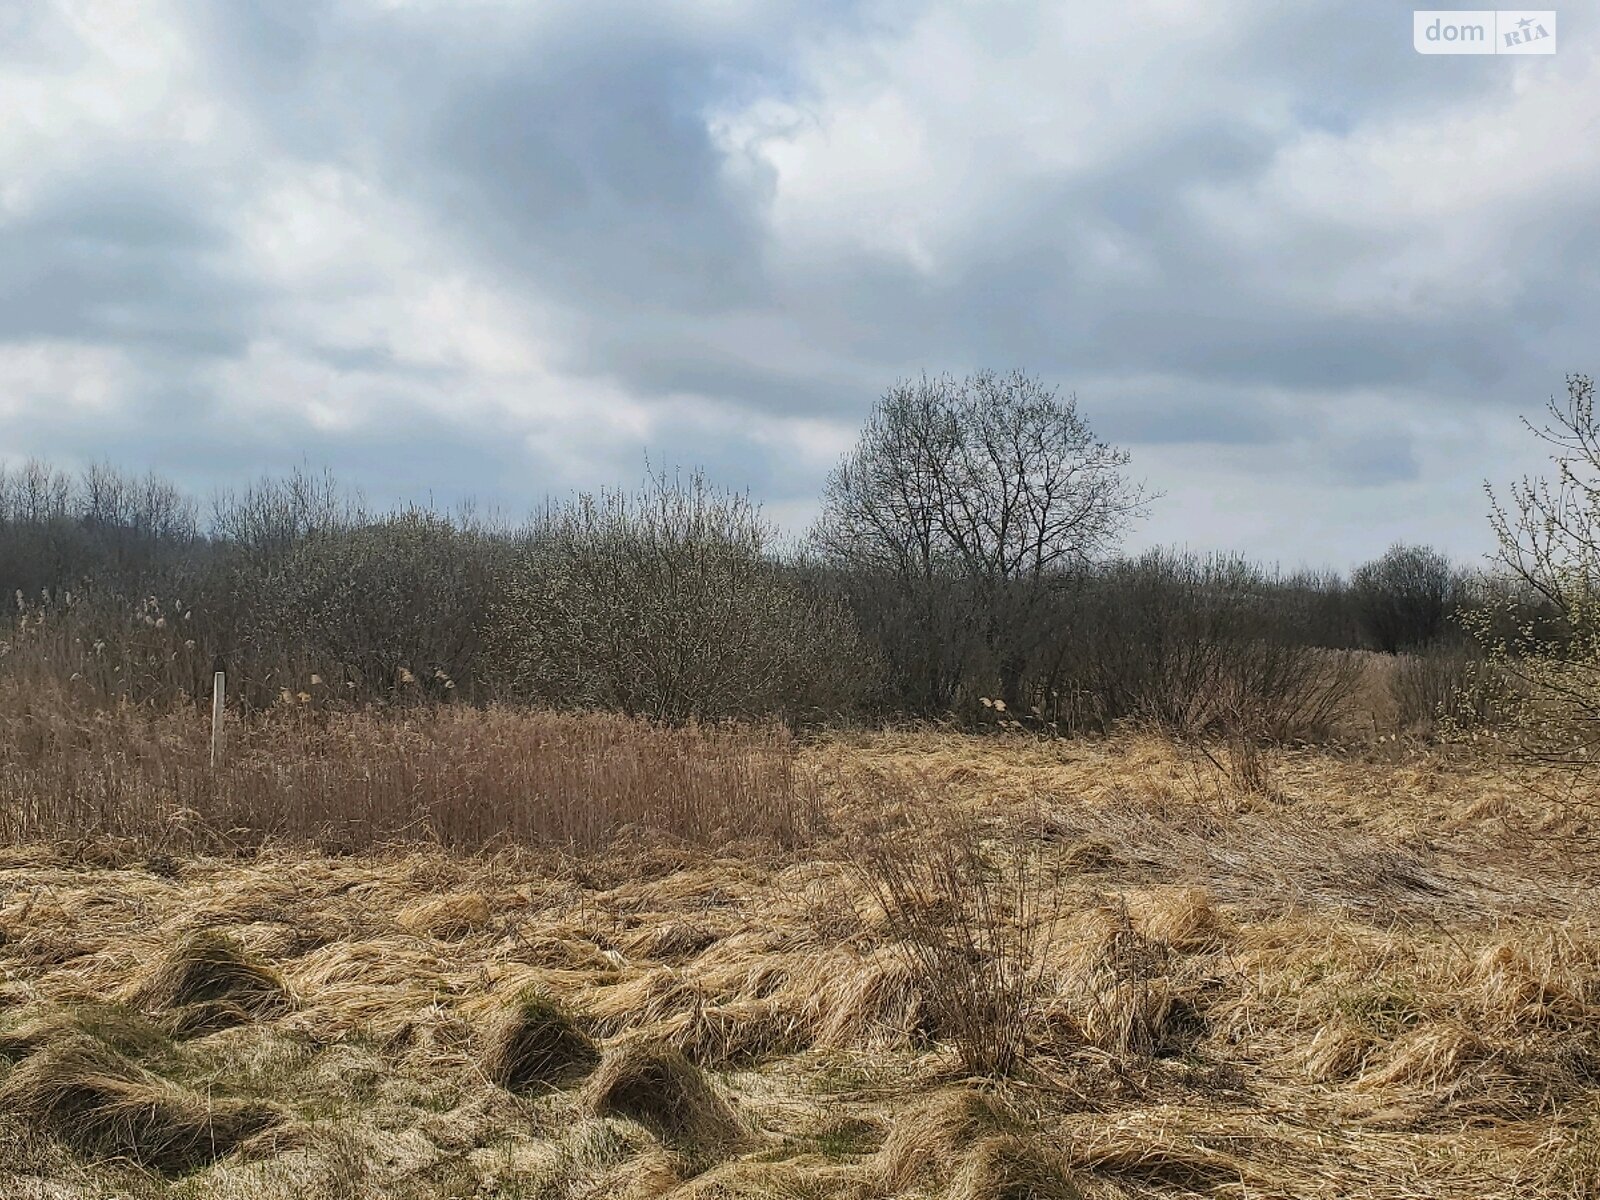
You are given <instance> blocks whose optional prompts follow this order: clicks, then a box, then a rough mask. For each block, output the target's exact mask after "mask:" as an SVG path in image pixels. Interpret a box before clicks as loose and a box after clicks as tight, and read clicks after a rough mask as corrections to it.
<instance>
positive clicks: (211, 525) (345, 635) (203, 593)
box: [0, 374, 1541, 739]
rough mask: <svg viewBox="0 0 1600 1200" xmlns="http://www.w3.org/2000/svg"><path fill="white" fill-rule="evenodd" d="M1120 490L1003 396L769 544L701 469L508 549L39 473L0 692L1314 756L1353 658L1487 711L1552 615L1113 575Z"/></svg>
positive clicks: (1345, 691)
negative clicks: (937, 732)
mask: <svg viewBox="0 0 1600 1200" xmlns="http://www.w3.org/2000/svg"><path fill="white" fill-rule="evenodd" d="M1126 467H1127V456H1126V455H1125V454H1124V453H1123V452H1121V451H1119V450H1117V449H1115V448H1113V447H1109V446H1106V445H1104V444H1103V443H1100V442H1098V441H1097V440H1096V439H1095V438H1094V437H1093V435H1092V433H1091V432H1090V430H1089V429H1088V427H1087V425H1086V423H1085V422H1084V421H1083V419H1082V417H1081V416H1080V414H1079V413H1078V412H1077V409H1076V405H1075V404H1074V403H1073V401H1072V400H1071V398H1063V397H1060V396H1058V395H1056V394H1055V393H1053V392H1050V391H1048V390H1047V389H1044V388H1042V387H1041V386H1040V385H1038V384H1037V383H1036V382H1035V381H1033V380H1031V379H1029V378H1027V377H1026V376H1022V375H1009V376H997V375H987V374H985V375H978V376H974V377H972V378H970V379H967V380H960V381H956V380H950V379H927V378H924V379H920V380H913V381H908V382H906V383H904V384H901V385H899V386H897V387H896V388H894V389H891V391H890V392H889V393H888V394H887V395H886V396H885V397H884V399H883V400H882V401H881V402H880V404H879V405H878V407H877V409H876V410H875V411H874V414H873V416H872V418H871V420H870V421H869V423H868V425H867V427H866V429H865V430H864V431H863V434H862V438H861V441H860V442H859V444H858V445H857V447H856V449H855V450H854V451H853V452H852V453H851V454H850V455H849V456H848V457H847V458H846V460H845V461H844V462H843V463H841V464H840V466H839V468H838V469H837V470H836V471H835V472H834V474H833V475H832V476H831V477H830V479H829V482H828V486H827V491H826V493H825V495H824V498H823V505H822V515H821V517H820V519H819V521H818V523H817V525H816V527H815V528H814V529H813V530H812V531H810V535H809V537H808V538H807V540H806V542H805V543H804V545H802V546H801V547H799V548H788V549H782V550H780V539H779V535H778V531H777V530H776V529H774V528H773V527H772V526H771V525H769V524H768V523H767V522H766V521H765V520H763V518H762V516H761V514H760V512H759V511H758V510H757V508H756V507H755V506H753V505H752V504H751V503H750V501H749V500H748V499H747V498H746V497H744V496H742V495H738V494H733V493H728V492H724V491H721V490H719V489H717V488H716V487H714V486H713V485H712V484H710V483H709V482H708V481H707V480H705V479H704V478H703V477H701V476H699V475H691V476H687V477H668V476H659V477H654V478H651V479H650V480H649V481H648V482H647V483H646V485H645V486H644V487H642V488H641V489H639V490H638V491H637V492H627V493H625V492H617V493H603V494H600V495H597V496H578V497H575V498H573V499H571V500H569V501H565V502H551V503H549V504H547V505H546V507H545V508H544V509H542V510H541V511H539V512H537V513H535V514H534V515H533V516H532V517H531V518H529V519H528V520H526V521H525V522H522V523H519V524H511V523H508V522H504V521H497V520H493V519H489V518H485V517H482V516H479V515H475V514H473V513H471V512H457V513H452V514H445V513H439V512H434V511H429V510H426V509H419V508H406V509H402V510H399V511H392V512H374V511H371V510H369V509H368V508H367V507H365V506H364V505H363V504H362V503H360V502H359V501H358V500H357V499H355V498H353V497H351V496H350V495H348V494H346V493H345V492H344V491H343V490H342V489H341V488H340V487H339V486H338V485H337V484H336V482H335V481H334V480H333V479H332V478H331V477H330V476H328V475H325V474H323V475H317V474H312V473H308V472H297V473H294V474H292V475H290V476H288V477H286V478H282V479H266V480H262V481H259V482H257V483H255V484H253V485H251V486H249V487H247V488H244V489H243V490H239V491H233V492H225V493H222V494H219V495H217V496H215V497H213V498H212V499H211V500H210V501H209V503H208V504H207V505H205V506H204V507H202V506H201V505H200V504H198V503H197V502H196V501H195V500H194V499H193V498H191V497H187V496H185V495H183V494H182V493H181V492H179V491H178V490H177V489H176V488H174V487H173V486H171V485H170V484H168V483H166V482H164V481H162V480H160V479H157V478H155V477H153V476H145V477H132V476H126V475H122V474H119V473H118V472H116V471H114V470H112V469H110V468H108V467H94V468H91V469H90V470H88V471H86V472H84V473H82V474H80V475H69V474H66V473H64V472H61V471H58V470H54V469H52V468H50V467H48V466H46V465H43V464H39V463H29V464H26V465H23V466H21V467H20V468H13V469H10V470H5V471H0V587H4V588H5V590H6V593H7V594H10V595H13V596H14V597H15V604H14V606H13V611H12V614H11V619H10V621H9V626H8V628H7V629H6V631H5V633H4V635H3V636H4V638H5V642H4V646H3V652H4V658H3V660H0V674H3V675H4V676H5V677H6V678H7V679H9V680H12V681H15V682H17V683H19V684H21V685H23V686H35V687H46V686H63V685H70V686H71V687H73V688H77V689H80V690H81V691H82V692H84V693H85V694H86V695H89V696H93V697H96V698H98V699H100V700H102V701H105V702H125V703H133V704H148V705H157V706H160V705H170V704H175V703H183V702H185V701H192V700H194V699H196V698H200V697H203V696H205V695H206V694H207V692H208V689H209V684H210V676H211V671H212V668H213V665H214V663H215V662H216V661H217V660H219V659H220V660H222V661H223V662H224V663H225V664H226V666H227V669H228V671H229V675H230V688H231V689H232V694H233V697H234V699H235V701H236V702H237V703H238V704H240V705H242V706H244V707H246V708H265V707H270V706H274V705H284V704H289V705H305V706H326V705H335V704H348V703H374V702H377V703H386V704H393V703H410V702H422V701H430V700H431V701H443V702H465V703H478V702H486V701H490V700H506V701H516V702H525V703H530V704H537V705H541V706H550V707H556V708H601V709H608V710H615V711H621V712H626V713H630V714H638V715H644V716H649V717H653V718H657V719H661V720H667V721H681V720H687V719H712V718H719V717H725V716H761V717H778V718H782V719H787V720H792V721H797V722H809V721H818V720H826V719H833V718H839V717H853V718H864V719H873V720H881V719H894V718H897V717H911V718H936V719H943V718H955V719H958V720H962V721H966V722H970V723H981V724H990V725H1003V726H1014V725H1021V726H1025V727H1034V728H1040V729H1054V730H1061V731H1068V732H1076V731H1086V730H1095V731H1097V730H1104V729H1107V728H1109V727H1110V726H1112V725H1114V724H1116V723H1118V722H1122V721H1126V720H1139V721H1146V722H1152V723H1158V724H1161V725H1163V726H1167V727H1170V728H1174V729H1178V730H1180V731H1184V732H1192V733H1205V732H1218V731H1227V732H1230V733H1243V734H1245V735H1248V736H1259V737H1266V738H1274V739H1310V738H1318V737H1323V736H1326V735H1327V733H1328V732H1329V730H1330V729H1331V728H1333V726H1334V725H1335V723H1336V721H1337V720H1338V719H1339V717H1340V716H1341V714H1343V713H1345V712H1346V711H1347V710H1348V707H1349V705H1350V702H1351V700H1352V698H1353V697H1354V696H1355V695H1356V694H1357V692H1358V691H1359V689H1360V688H1361V686H1362V679H1363V673H1364V667H1363V659H1364V656H1363V655H1362V654H1361V653H1360V652H1361V651H1377V652H1383V653H1386V654H1392V655H1401V656H1403V657H1404V663H1405V669H1404V670H1401V671H1398V672H1396V673H1394V676H1393V677H1394V679H1395V680H1396V681H1398V682H1397V686H1399V687H1400V688H1401V689H1402V691H1403V692H1404V693H1405V694H1403V695H1401V696H1400V697H1399V700H1400V702H1401V704H1400V706H1401V708H1402V710H1404V709H1406V708H1407V707H1408V706H1409V708H1412V709H1419V710H1420V709H1424V708H1426V709H1427V710H1428V711H1426V712H1422V711H1418V712H1416V713H1415V714H1414V715H1415V716H1416V717H1418V718H1423V717H1428V716H1431V714H1432V712H1433V710H1435V709H1440V708H1444V707H1449V705H1451V704H1452V703H1453V704H1455V705H1456V706H1457V707H1458V708H1461V709H1462V711H1464V712H1469V713H1470V712H1476V711H1477V710H1478V709H1479V708H1481V707H1482V706H1483V704H1484V703H1485V700H1484V697H1483V695H1482V694H1481V693H1482V692H1483V688H1482V686H1481V672H1479V674H1477V675H1475V674H1474V672H1475V671H1477V670H1478V668H1477V667H1476V666H1475V665H1474V664H1475V663H1477V661H1478V659H1479V658H1480V657H1481V656H1480V655H1479V654H1478V651H1477V649H1476V647H1477V646H1478V645H1479V644H1480V643H1481V642H1482V641H1483V632H1482V631H1483V628H1484V622H1483V621H1482V620H1481V619H1479V620H1478V621H1476V622H1474V621H1472V620H1466V619H1463V618H1464V614H1468V613H1472V612H1479V613H1481V612H1484V611H1488V610H1489V609H1493V610H1494V611H1495V612H1497V613H1503V614H1510V615H1509V616H1506V617H1505V618H1504V619H1505V620H1506V621H1507V622H1509V624H1508V626H1507V627H1508V629H1510V630H1512V631H1516V630H1522V629H1525V628H1532V627H1533V626H1535V625H1536V624H1537V623H1538V621H1539V620H1540V617H1541V607H1540V604H1539V603H1538V602H1537V600H1536V599H1524V598H1522V597H1521V596H1520V595H1513V594H1512V591H1513V590H1511V589H1510V585H1507V584H1502V583H1498V582H1496V581H1495V580H1493V579H1491V578H1490V577H1488V576H1486V575H1484V574H1481V573H1472V572H1467V571H1465V570H1463V569H1461V568H1460V567H1458V566H1455V565H1453V564H1451V563H1450V562H1449V561H1448V560H1446V559H1445V558H1444V557H1443V556H1441V555H1439V554H1437V553H1435V552H1433V551H1431V550H1429V549H1427V548H1425V547H1396V548H1395V549H1393V550H1391V551H1390V552H1389V553H1388V554H1386V555H1384V556H1383V557H1382V558H1380V559H1377V560H1376V561H1374V562H1372V563H1368V564H1366V565H1365V566H1362V567H1360V568H1359V569H1357V570H1356V571H1355V572H1353V573H1352V574H1351V576H1350V577H1349V578H1348V579H1346V578H1343V577H1341V576H1339V575H1337V574H1334V573H1330V572H1318V573H1313V572H1299V573H1294V574H1281V573H1278V572H1276V571H1271V570H1267V569H1264V568H1262V567H1259V566H1256V565H1253V564H1250V563H1248V562H1245V561H1243V560H1241V559H1238V558H1233V557H1219V556H1201V555H1196V554H1191V553H1187V552H1180V551H1168V550H1163V551H1152V552H1149V553H1145V554H1142V555H1139V556H1136V557H1126V556H1123V555H1121V554H1119V552H1118V545H1119V539H1120V537H1121V535H1122V534H1123V532H1124V531H1125V530H1126V528H1127V527H1128V525H1129V523H1130V522H1132V521H1135V520H1137V519H1139V517H1140V516H1142V514H1143V512H1144V510H1145V508H1146V507H1147V504H1148V502H1149V497H1148V496H1147V494H1146V493H1145V491H1144V490H1143V488H1142V487H1140V486H1139V485H1137V484H1136V483H1134V482H1132V481H1131V480H1130V479H1129V477H1128V475H1127V473H1126ZM1508 597H1511V599H1513V600H1514V601H1515V603H1514V604H1511V605H1508V604H1507V599H1508ZM1468 628H1472V629H1474V630H1475V631H1476V636H1475V637H1474V636H1469V635H1468V634H1467V632H1466V630H1467V629H1468ZM1365 657H1370V656H1365ZM1419 664H1420V665H1419ZM1475 680H1477V681H1478V682H1477V683H1474V681H1475ZM1469 685H1471V686H1469ZM1472 686H1476V687H1477V689H1478V693H1479V694H1478V695H1476V697H1474V695H1473V693H1472ZM1404 715H1405V714H1404V712H1402V716H1404Z"/></svg>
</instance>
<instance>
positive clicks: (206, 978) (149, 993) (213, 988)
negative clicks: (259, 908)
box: [122, 932, 290, 1032]
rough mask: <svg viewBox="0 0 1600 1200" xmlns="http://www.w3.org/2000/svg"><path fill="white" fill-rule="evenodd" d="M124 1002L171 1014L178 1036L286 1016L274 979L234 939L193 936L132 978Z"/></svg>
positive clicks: (279, 985)
mask: <svg viewBox="0 0 1600 1200" xmlns="http://www.w3.org/2000/svg"><path fill="white" fill-rule="evenodd" d="M122 999H123V1000H124V1001H125V1002H126V1003H128V1004H131V1005H133V1006H134V1007H136V1008H142V1009H145V1010H146V1011H152V1012H171V1013H172V1014H173V1019H174V1021H175V1022H176V1026H177V1028H178V1029H179V1030H180V1031H182V1032H198V1031H201V1030H204V1029H211V1028H218V1027H221V1026H224V1025H229V1024H239V1023H242V1022H244V1021H248V1020H252V1019H258V1018H262V1017H273V1016H278V1015H281V1014H282V1013H284V1012H287V1011H288V1009H289V1008H290V1002H289V996H288V993H287V992H286V990H285V989H284V986H283V981H282V980H281V979H279V978H278V976H277V975H276V974H274V973H273V972H272V971H270V970H268V969H267V968H266V967H263V966H261V965H260V964H259V963H255V962H252V961H251V960H250V959H249V958H248V957H246V955H245V953H244V950H243V949H242V948H241V947H240V945H239V944H238V942H236V941H234V940H233V939H232V938H229V937H225V936H223V935H222V934H218V933H209V932H201V933H193V934H190V935H189V936H188V937H186V938H184V939H183V940H182V941H180V942H179V943H178V944H177V945H175V946H173V947H172V948H171V949H169V950H168V951H167V952H166V953H164V954H162V955H161V956H160V957H158V958H157V959H156V961H155V962H154V963H152V964H151V965H150V966H149V968H148V969H146V970H145V971H143V972H141V973H140V974H139V975H137V976H135V977H134V979H133V980H132V981H131V982H130V983H129V984H128V986H127V987H126V988H125V989H124V991H123V994H122Z"/></svg>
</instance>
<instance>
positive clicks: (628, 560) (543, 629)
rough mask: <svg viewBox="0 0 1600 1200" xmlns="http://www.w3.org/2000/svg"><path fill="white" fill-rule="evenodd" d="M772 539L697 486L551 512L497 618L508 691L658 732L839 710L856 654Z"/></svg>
mask: <svg viewBox="0 0 1600 1200" xmlns="http://www.w3.org/2000/svg"><path fill="white" fill-rule="evenodd" d="M774 533H775V531H774V530H773V529H772V527H771V526H769V525H768V524H767V523H766V522H765V521H764V520H762V518H761V516H760V514H759V512H758V511H757V510H756V508H755V507H754V506H753V505H752V504H751V503H750V502H749V500H748V499H747V498H745V497H743V496H740V495H736V494H730V493H723V492H719V491H716V490H715V489H713V488H712V487H710V486H709V485H708V484H707V483H706V482H705V480H704V479H702V478H701V477H700V476H692V477H690V478H689V479H688V480H687V481H681V480H674V479H670V478H668V477H666V476H662V477H659V478H657V479H655V480H654V481H653V482H652V484H651V486H650V487H649V488H648V489H647V490H645V491H644V492H642V493H640V494H638V495H627V494H623V493H604V494H602V495H600V496H598V497H592V496H580V497H579V498H578V499H577V500H576V501H575V502H574V503H572V504H570V505H563V506H556V507H552V508H551V509H549V510H548V511H547V512H546V513H545V514H544V516H543V518H542V519H541V520H540V521H539V522H538V524H537V527H536V530H535V533H534V538H533V545H532V549H531V552H530V553H529V555H528V557H527V560H526V562H525V563H524V565H523V567H522V569H521V570H520V571H519V572H518V573H517V574H516V575H515V577H514V578H513V579H512V581H511V583H510V586H509V587H508V589H507V593H506V597H505V599H504V601H503V602H502V603H501V604H500V606H499V608H498V611H497V613H496V616H495V626H494V646H495V654H496V657H497V658H498V659H499V661H500V662H501V663H502V664H503V668H504V673H505V678H506V682H507V685H508V687H509V689H510V691H511V693H512V694H514V695H516V696H519V697H522V698H527V699H533V700H536V701H539V702H540V703H544V704H549V705H553V706H557V707H562V708H599V709H613V710H618V711H621V712H624V713H629V714H634V715H641V716H648V717H651V718H653V719H658V720H667V721H684V720H691V719H704V718H708V717H729V716H740V717H755V716H770V715H779V714H781V715H784V716H811V715H815V714H824V713H829V712H836V711H838V710H840V709H844V708H848V707H849V706H850V704H851V703H852V700H853V698H854V695H855V694H856V693H858V692H859V690H860V688H861V686H862V684H863V683H864V668H865V666H866V663H867V659H868V655H867V654H866V653H865V651H864V649H863V647H862V646H861V644H860V642H859V639H858V638H857V636H856V634H855V630H854V626H853V625H852V623H851V622H850V620H849V617H848V616H847V614H845V613H844V612H843V611H842V610H841V609H840V608H838V607H837V606H836V605H834V604H832V603H831V602H829V601H827V600H825V599H823V598H821V597H818V596H815V595H812V594H810V593H808V592H807V591H806V590H805V589H804V588H803V587H802V586H801V585H800V584H799V583H798V582H797V581H796V580H795V579H794V578H792V577H790V576H788V575H786V574H785V573H784V572H783V571H782V570H781V569H780V568H779V567H778V566H777V565H776V564H775V563H774V562H773V560H772V558H771V556H770V554H769V553H768V551H769V548H770V545H771V542H772V539H773V537H774Z"/></svg>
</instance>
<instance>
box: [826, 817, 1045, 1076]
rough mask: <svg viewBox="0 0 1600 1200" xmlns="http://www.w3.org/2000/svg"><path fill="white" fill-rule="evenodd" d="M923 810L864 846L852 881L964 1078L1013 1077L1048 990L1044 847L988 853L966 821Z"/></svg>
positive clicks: (1008, 846)
mask: <svg viewBox="0 0 1600 1200" xmlns="http://www.w3.org/2000/svg"><path fill="white" fill-rule="evenodd" d="M925 799H926V803H917V804H915V805H913V806H910V807H908V808H907V809H906V810H905V811H904V812H903V813H902V815H900V816H898V817H897V818H896V819H894V820H893V821H892V822H891V823H890V824H889V825H888V826H887V827H882V828H877V829H873V830H871V831H870V832H869V833H868V835H867V836H865V837H863V838H862V839H861V840H860V841H859V842H858V844H857V846H856V848H855V852H854V856H853V857H854V862H855V864H856V869H857V871H858V872H859V874H860V876H861V877H862V879H863V880H864V881H865V882H866V884H867V885H868V886H869V887H870V888H871V890H872V893H873V895H874V896H875V897H876V898H877V900H878V903H879V904H880V905H881V906H882V908H883V911H884V916H885V920H886V923H887V929H888V932H889V934H890V936H891V937H892V938H893V944H894V946H895V948H896V949H897V950H898V952H899V953H900V954H901V955H902V956H903V957H904V959H905V961H906V963H907V964H908V965H909V967H910V968H911V971H912V973H913V975H914V976H915V977H916V980H917V983H918V984H919V986H920V990H921V992H922V994H923V995H924V996H925V997H926V998H927V1002H928V1004H929V1006H930V1008H931V1009H932V1015H933V1019H934V1026H935V1032H936V1033H937V1034H938V1035H939V1036H941V1037H944V1038H948V1039H949V1040H950V1042H951V1043H953V1045H954V1047H955V1050H956V1053H957V1054H958V1055H959V1057H960V1059H961V1064H962V1066H963V1068H965V1069H966V1070H967V1071H968V1072H969V1073H971V1074H974V1075H1006V1074H1009V1073H1010V1072H1012V1071H1013V1070H1014V1069H1015V1068H1016V1067H1017V1066H1018V1064H1019V1062H1020V1060H1021V1057H1022V1053H1023V1049H1024V1046H1025V1043H1026V1037H1027V1031H1028V1025H1029V1022H1030V1019H1031V1017H1032V1016H1033V1014H1034V1010H1035V1005H1036V1002H1037V1000H1038V998H1039V995H1040V993H1041V991H1042V990H1043V980H1044V974H1045V970H1046V961H1045V957H1044V955H1045V950H1046V947H1047V945H1048V943H1049V940H1050V936H1051V933H1052V931H1053V930H1054V927H1055V924H1056V919H1057V916H1058V908H1057V905H1058V904H1059V893H1058V892H1057V891H1056V890H1055V889H1054V888H1053V887H1052V886H1051V885H1052V882H1053V881H1052V880H1051V879H1050V878H1049V876H1048V875H1047V873H1046V870H1045V864H1044V861H1043V858H1042V857H1041V854H1040V851H1039V843H1038V841H1037V840H1029V839H1024V838H1023V837H1022V836H1020V835H1018V834H1014V833H1013V834H1010V835H1009V836H1007V837H1005V838H1003V839H1001V840H1000V841H997V842H993V843H990V844H988V845H985V843H984V840H983V838H982V835H981V831H980V830H979V828H978V827H977V825H976V824H975V823H974V822H973V821H972V820H971V819H970V818H967V817H963V816H956V815H945V814H943V813H941V812H940V808H941V806H940V805H939V803H938V801H937V800H936V799H931V798H925ZM930 813H933V814H937V815H931V816H930V815H928V814H930Z"/></svg>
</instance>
